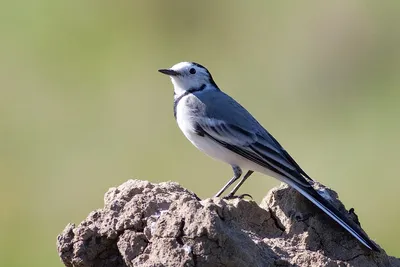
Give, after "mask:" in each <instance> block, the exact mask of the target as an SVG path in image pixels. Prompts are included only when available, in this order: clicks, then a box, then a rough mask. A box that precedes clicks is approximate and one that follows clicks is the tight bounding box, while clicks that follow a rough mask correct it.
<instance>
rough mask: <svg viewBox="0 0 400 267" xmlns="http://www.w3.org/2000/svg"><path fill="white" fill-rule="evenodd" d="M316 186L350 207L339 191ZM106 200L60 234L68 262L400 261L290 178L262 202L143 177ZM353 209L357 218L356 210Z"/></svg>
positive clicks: (254, 263) (240, 263)
mask: <svg viewBox="0 0 400 267" xmlns="http://www.w3.org/2000/svg"><path fill="white" fill-rule="evenodd" d="M316 186H318V187H319V189H321V190H324V194H327V196H329V197H330V198H331V200H332V204H334V205H335V206H336V207H338V208H339V209H340V210H342V211H343V212H346V211H345V208H344V206H343V205H342V203H341V202H340V201H339V200H338V199H337V194H336V193H335V192H333V191H331V190H330V189H328V188H324V187H322V186H321V185H318V184H316ZM104 202H105V205H104V208H103V209H99V210H96V211H93V212H91V213H90V214H89V216H88V217H87V218H86V219H85V220H84V221H83V222H81V223H80V224H79V225H78V226H75V225H73V224H68V225H67V227H66V228H65V229H64V231H63V232H62V233H61V234H60V235H59V236H58V240H57V248H58V253H59V256H60V257H61V260H62V261H63V263H64V264H65V266H79V267H86V266H95V267H97V266H102V267H106V266H121V267H122V266H148V267H150V266H151V267H155V266H160V267H161V266H174V267H175V266H197V267H205V266H210V267H211V266H213V267H216V266H224V267H227V266H232V267H239V266H243V267H245V266H246V267H247V266H260V267H264V266H363V267H368V266H385V267H387V266H400V260H399V259H396V258H394V257H389V256H387V255H386V253H385V252H384V251H382V252H381V253H377V252H372V251H369V250H368V249H366V248H365V247H363V246H362V245H361V244H360V243H359V242H358V241H357V240H356V239H355V238H353V237H352V236H351V235H350V234H348V233H347V232H345V231H344V230H343V229H342V228H341V227H340V226H339V225H337V224H336V223H335V222H333V221H332V220H331V219H330V218H329V217H328V216H327V215H325V214H323V213H322V212H320V211H319V209H317V208H316V207H314V206H313V204H311V203H310V202H309V201H308V200H306V199H305V198H304V197H303V196H301V195H300V194H299V193H297V192H296V191H295V190H294V189H291V188H289V187H288V186H286V185H283V184H282V185H281V186H279V187H277V188H274V189H273V190H271V191H270V192H269V194H268V195H267V196H266V197H265V198H264V199H263V201H262V203H261V205H260V206H259V205H257V203H255V202H254V201H248V200H244V199H231V200H224V199H219V198H211V199H205V200H200V199H199V198H198V197H197V196H196V195H195V194H194V193H192V192H190V191H188V190H186V189H184V188H182V187H181V186H180V185H178V184H177V183H173V182H168V183H160V184H153V183H149V182H147V181H139V180H129V181H127V182H125V183H124V184H122V185H120V186H118V187H116V188H111V189H110V190H109V191H108V192H107V193H106V194H105V197H104ZM349 216H350V218H353V219H354V220H355V221H357V217H356V215H355V214H354V212H353V213H351V214H350V215H349Z"/></svg>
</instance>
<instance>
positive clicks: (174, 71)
mask: <svg viewBox="0 0 400 267" xmlns="http://www.w3.org/2000/svg"><path fill="white" fill-rule="evenodd" d="M158 71H159V72H161V73H163V74H166V75H168V76H169V77H170V78H171V81H172V83H173V85H174V90H175V94H177V95H181V94H183V93H185V92H186V91H188V90H193V89H197V88H200V87H202V86H204V85H205V86H206V87H209V85H211V86H213V87H215V88H217V85H216V84H215V82H214V80H213V78H212V76H211V74H210V72H209V71H208V70H207V69H206V68H205V67H203V66H202V65H200V64H197V63H194V62H180V63H178V64H175V65H174V66H172V67H171V68H169V69H160V70H158Z"/></svg>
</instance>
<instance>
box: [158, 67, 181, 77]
mask: <svg viewBox="0 0 400 267" xmlns="http://www.w3.org/2000/svg"><path fill="white" fill-rule="evenodd" d="M158 71H159V72H161V73H163V74H166V75H169V76H178V75H179V72H177V71H174V70H171V69H160V70H158Z"/></svg>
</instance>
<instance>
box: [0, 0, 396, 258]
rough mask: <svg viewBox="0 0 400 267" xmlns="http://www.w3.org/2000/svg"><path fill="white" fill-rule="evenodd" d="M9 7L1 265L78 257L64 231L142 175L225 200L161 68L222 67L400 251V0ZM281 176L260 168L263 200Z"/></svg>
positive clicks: (1, 129)
mask: <svg viewBox="0 0 400 267" xmlns="http://www.w3.org/2000/svg"><path fill="white" fill-rule="evenodd" d="M1 6H2V7H1V8H0V33H1V35H0V36H1V42H0V60H1V64H0V68H1V69H0V134H1V135H0V177H1V180H0V200H1V203H2V205H1V206H2V208H1V214H0V228H1V229H2V230H1V233H0V266H62V264H61V262H60V261H59V258H58V255H57V251H56V236H57V234H59V233H60V232H61V231H62V230H63V229H64V227H65V226H66V224H67V223H69V222H75V223H79V222H80V221H81V220H83V219H84V218H85V217H86V215H87V214H88V213H89V212H90V211H91V210H93V209H96V208H100V207H102V205H103V194H104V193H105V192H106V191H107V189H108V188H109V187H112V186H116V185H119V184H120V183H122V182H124V181H126V180H127V179H130V178H137V179H144V180H150V181H152V182H161V181H168V180H173V181H177V182H179V183H180V184H182V185H183V186H185V187H187V188H188V189H190V190H193V191H195V192H196V193H197V194H198V195H199V196H200V197H210V196H212V195H213V194H215V193H216V191H217V190H218V189H220V187H221V186H222V185H223V184H224V183H225V182H226V181H227V180H228V179H229V178H230V177H231V169H230V167H229V166H227V165H225V164H222V163H219V162H216V161H213V160H212V159H210V158H208V157H207V156H205V155H203V154H202V153H200V152H199V151H197V150H196V149H195V148H194V147H192V145H191V144H190V143H189V142H188V141H187V140H186V139H185V138H184V136H183V135H182V133H181V132H180V131H179V129H178V127H177V125H176V123H175V121H174V118H173V114H172V101H173V88H172V84H171V83H170V81H169V79H168V78H167V77H165V76H163V75H161V74H159V73H158V72H157V69H159V68H165V67H170V66H172V65H173V64H175V63H177V62H180V61H196V62H199V63H201V64H203V65H205V66H207V67H208V68H209V70H210V71H211V73H213V76H214V78H215V80H216V82H217V84H218V85H219V86H220V87H221V88H222V89H223V90H224V91H226V92H227V93H228V94H230V95H232V96H233V97H235V98H236V99H237V100H238V101H239V102H240V103H242V104H243V105H244V106H245V107H247V108H248V110H249V111H250V112H252V113H253V114H254V115H255V117H256V118H258V120H259V121H260V122H261V123H262V124H263V125H264V126H265V127H266V128H267V129H269V130H270V131H271V132H272V134H273V135H274V136H275V137H277V139H278V140H279V141H280V142H281V143H282V144H283V145H284V147H285V148H286V149H287V150H288V151H289V152H290V153H291V154H292V155H293V157H294V158H295V159H296V160H297V161H298V162H299V164H300V165H301V166H302V167H303V168H304V169H305V170H306V171H307V172H308V173H309V174H310V175H311V176H312V177H313V178H315V179H316V180H318V181H320V182H322V183H324V184H325V185H327V186H329V187H331V188H333V189H334V190H336V191H337V192H338V193H339V195H340V198H341V200H342V201H343V202H344V203H345V204H346V206H347V207H348V208H350V207H354V208H355V210H356V212H357V213H358V215H359V217H360V220H361V223H362V225H363V227H364V229H365V230H366V231H367V232H368V234H369V235H370V236H371V237H372V238H373V239H374V240H376V241H377V242H378V243H379V244H380V245H382V246H383V248H384V249H386V251H387V252H388V253H389V254H392V255H395V256H398V257H399V256H400V247H399V246H398V243H399V242H398V240H399V239H400V232H399V227H398V225H399V219H400V206H399V205H398V203H399V201H400V194H399V186H400V182H399V179H400V177H399V175H398V172H397V171H396V170H397V167H398V166H397V164H399V163H398V159H399V156H400V152H399V151H400V141H399V134H400V124H399V117H400V107H399V103H400V102H399V100H400V87H399V85H400V75H399V74H400V71H399V70H400V49H399V47H400V27H399V25H400V9H399V8H400V2H399V1H375V2H374V1H335V2H331V3H328V2H326V1H312V2H311V1H310V2H305V1H301V2H300V1H299V2H294V1H291V2H290V3H286V2H284V1H279V2H278V1H276V2H275V3H267V1H252V2H251V3H249V2H245V1H241V2H239V1H236V2H233V1H220V2H215V1H201V3H200V1H198V2H196V3H195V2H190V1H142V2H139V1H105V0H103V1H100V0H96V1H93V0H92V1H91V0H88V1H64V2H59V1H50V0H39V1H7V2H4V3H2V4H1ZM277 184H278V182H277V181H276V180H274V179H272V178H269V177H265V176H262V175H259V174H256V175H254V176H253V177H252V179H250V180H249V181H248V182H247V183H246V184H245V185H244V187H243V189H242V190H241V192H246V193H250V194H251V195H253V196H254V197H255V199H256V200H257V201H259V200H261V198H262V197H263V196H264V195H266V193H267V192H268V190H269V189H270V188H271V187H273V186H276V185H277Z"/></svg>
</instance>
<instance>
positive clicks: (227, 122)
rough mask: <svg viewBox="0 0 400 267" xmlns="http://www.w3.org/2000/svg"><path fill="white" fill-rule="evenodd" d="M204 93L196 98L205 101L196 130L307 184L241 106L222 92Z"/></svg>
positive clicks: (274, 141)
mask: <svg viewBox="0 0 400 267" xmlns="http://www.w3.org/2000/svg"><path fill="white" fill-rule="evenodd" d="M204 95H205V97H207V98H203V99H202V96H200V97H199V100H200V101H202V102H203V103H204V104H205V107H206V109H205V113H206V114H204V115H206V116H201V117H200V116H199V117H197V119H196V122H197V130H199V131H202V133H203V134H205V135H207V136H208V137H210V138H211V139H213V140H214V141H216V142H218V143H219V144H221V145H222V146H224V147H226V148H227V149H229V150H231V151H233V152H235V153H237V154H239V155H241V156H243V157H245V158H247V159H249V160H251V161H253V162H255V163H257V164H259V165H261V166H263V167H265V168H268V169H270V170H271V171H274V172H276V173H278V174H280V175H283V176H284V177H287V178H289V179H291V180H294V181H295V182H297V183H299V184H301V185H302V186H306V187H309V186H310V184H309V183H308V181H307V180H306V179H305V178H304V177H303V176H305V177H307V178H308V179H310V180H311V178H309V176H308V175H307V174H306V173H305V172H304V171H303V170H302V169H301V168H300V166H299V165H298V164H297V163H296V162H295V161H294V159H293V158H292V157H291V156H290V155H289V154H288V153H287V152H286V150H285V149H283V147H282V146H281V145H280V144H279V143H278V141H276V139H275V138H274V137H273V136H272V135H271V134H269V133H268V132H267V131H266V130H265V129H264V128H263V127H262V126H261V125H260V124H259V123H258V121H257V120H256V119H255V118H254V117H253V116H252V115H251V114H250V113H249V112H248V111H247V110H246V109H245V108H243V107H242V106H241V105H240V104H239V103H237V102H236V101H235V100H234V99H232V98H231V97H229V96H228V95H226V94H224V93H222V92H218V95H217V96H216V95H214V96H213V95H210V94H204ZM204 101H206V102H204Z"/></svg>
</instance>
